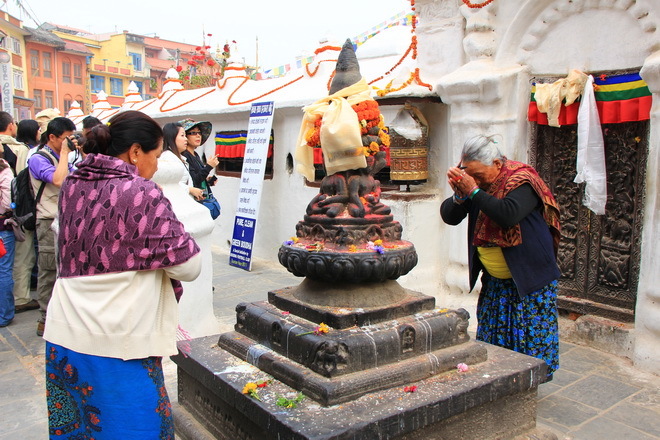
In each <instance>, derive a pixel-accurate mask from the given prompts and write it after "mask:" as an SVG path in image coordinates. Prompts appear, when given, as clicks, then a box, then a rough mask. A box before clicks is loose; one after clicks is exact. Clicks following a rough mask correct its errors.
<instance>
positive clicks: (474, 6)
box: [463, 0, 493, 9]
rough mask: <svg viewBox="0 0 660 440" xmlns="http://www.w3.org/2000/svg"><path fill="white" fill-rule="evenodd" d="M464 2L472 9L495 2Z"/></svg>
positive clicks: (467, 0) (465, 0)
mask: <svg viewBox="0 0 660 440" xmlns="http://www.w3.org/2000/svg"><path fill="white" fill-rule="evenodd" d="M463 3H464V4H465V6H467V7H468V8H470V9H478V8H483V7H484V6H488V5H489V4H491V3H493V0H486V1H485V2H483V3H471V2H470V0H463Z"/></svg>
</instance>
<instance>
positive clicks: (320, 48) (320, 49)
mask: <svg viewBox="0 0 660 440" xmlns="http://www.w3.org/2000/svg"><path fill="white" fill-rule="evenodd" d="M326 50H336V51H338V52H339V51H341V47H339V46H323V47H319V48H318V49H316V50H315V51H314V55H318V54H320V53H321V52H325V51H326Z"/></svg>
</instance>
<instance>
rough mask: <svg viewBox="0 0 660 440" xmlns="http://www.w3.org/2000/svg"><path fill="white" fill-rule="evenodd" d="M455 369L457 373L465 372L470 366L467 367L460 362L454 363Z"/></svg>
mask: <svg viewBox="0 0 660 440" xmlns="http://www.w3.org/2000/svg"><path fill="white" fill-rule="evenodd" d="M456 369H457V370H458V372H459V373H465V372H466V371H468V370H469V369H470V367H468V366H467V364H464V363H463V362H461V363H460V364H458V365H456Z"/></svg>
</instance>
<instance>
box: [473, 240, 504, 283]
mask: <svg viewBox="0 0 660 440" xmlns="http://www.w3.org/2000/svg"><path fill="white" fill-rule="evenodd" d="M477 254H479V260H481V264H483V265H484V268H486V271H487V272H488V273H489V274H491V275H492V276H494V277H495V278H499V279H501V280H506V279H509V278H511V272H510V271H509V266H508V265H507V264H506V260H505V259H504V254H503V253H502V248H501V247H499V246H493V247H481V246H477Z"/></svg>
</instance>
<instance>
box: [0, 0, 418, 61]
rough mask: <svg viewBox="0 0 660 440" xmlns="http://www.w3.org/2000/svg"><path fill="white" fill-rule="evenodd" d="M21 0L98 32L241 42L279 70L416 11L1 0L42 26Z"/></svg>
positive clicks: (210, 1) (369, 3) (348, 2)
mask: <svg viewBox="0 0 660 440" xmlns="http://www.w3.org/2000/svg"><path fill="white" fill-rule="evenodd" d="M17 3H22V4H23V5H24V7H25V8H26V9H27V10H28V11H29V12H30V15H32V16H33V17H35V18H36V19H37V20H38V21H39V22H52V23H56V24H64V25H68V26H72V27H76V28H80V29H84V30H87V31H89V32H92V33H107V32H114V31H117V32H121V31H123V30H128V31H129V32H133V33H136V34H141V35H148V36H153V35H157V36H159V37H160V38H164V39H168V40H174V41H180V42H184V43H189V44H195V45H201V44H202V38H203V37H204V36H205V35H206V34H212V35H213V36H212V37H208V36H206V44H207V45H211V46H212V47H213V49H214V50H215V48H216V45H217V44H220V45H221V46H222V45H223V44H224V43H225V42H226V41H231V40H236V42H237V43H238V49H239V52H240V55H241V57H243V58H245V61H246V62H247V63H249V64H254V63H255V61H256V38H257V37H258V38H259V64H260V65H261V66H262V67H265V68H272V67H277V66H279V65H282V64H286V63H290V62H293V61H294V60H295V57H296V55H300V54H307V55H312V54H313V51H314V49H316V48H317V47H318V41H319V40H320V39H322V38H324V37H327V38H330V40H331V41H335V42H343V41H345V40H346V38H353V37H355V36H357V35H359V34H361V33H362V32H365V31H367V30H368V29H370V28H371V27H372V26H375V25H377V24H379V23H380V22H382V21H385V20H387V19H388V18H390V17H392V16H394V15H396V14H397V13H399V12H402V11H409V10H410V1H409V0H324V1H316V0H304V1H303V0H283V1H275V0H235V1H231V2H230V1H227V0H177V1H173V0H160V1H153V0H110V1H108V2H106V3H105V4H104V5H102V4H101V2H95V1H90V0H84V1H83V0H66V1H54V0H6V3H4V4H3V0H0V9H2V10H4V11H7V12H9V13H10V14H11V15H13V16H15V17H18V18H20V19H22V20H23V21H24V25H26V26H29V27H35V26H36V25H35V23H34V22H33V21H32V19H30V17H28V16H27V15H25V13H23V12H22V11H21V10H20V8H19V7H18V5H17Z"/></svg>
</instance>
